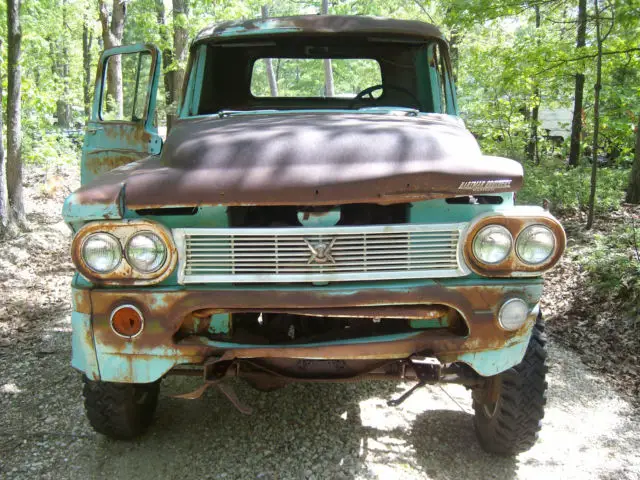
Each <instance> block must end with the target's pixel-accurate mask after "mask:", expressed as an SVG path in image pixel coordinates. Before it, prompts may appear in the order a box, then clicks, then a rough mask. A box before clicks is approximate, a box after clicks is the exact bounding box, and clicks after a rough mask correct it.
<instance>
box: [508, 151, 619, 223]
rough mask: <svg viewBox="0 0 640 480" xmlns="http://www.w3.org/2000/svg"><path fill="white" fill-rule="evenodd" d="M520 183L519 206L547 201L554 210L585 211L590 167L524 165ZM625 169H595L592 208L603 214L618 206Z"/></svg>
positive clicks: (556, 211)
mask: <svg viewBox="0 0 640 480" xmlns="http://www.w3.org/2000/svg"><path fill="white" fill-rule="evenodd" d="M524 170H525V177H524V186H523V188H522V190H520V192H518V194H517V202H518V204H520V205H527V204H531V205H542V202H543V201H544V200H548V201H549V202H550V203H551V209H552V210H553V211H554V212H555V213H560V212H577V211H586V209H587V205H588V200H589V188H590V182H591V166H581V167H576V168H567V167H566V166H564V165H548V164H544V165H538V166H536V165H531V164H529V163H525V164H524ZM628 177H629V170H628V169H618V168H608V167H603V168H600V169H599V170H598V190H597V192H596V195H597V198H596V211H597V212H598V213H605V212H608V211H612V210H617V209H618V208H620V203H621V202H622V199H623V198H624V188H625V187H626V185H627V183H626V182H627V179H628Z"/></svg>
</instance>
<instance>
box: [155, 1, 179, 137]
mask: <svg viewBox="0 0 640 480" xmlns="http://www.w3.org/2000/svg"><path fill="white" fill-rule="evenodd" d="M155 5H156V22H157V23H158V29H159V31H160V39H161V41H162V45H161V48H162V66H163V71H164V75H163V84H164V104H165V114H166V116H167V132H168V131H169V130H170V129H171V124H172V123H173V118H174V117H175V108H174V105H173V103H174V102H175V100H176V99H175V97H174V96H173V94H174V90H175V88H174V86H173V84H174V72H173V70H171V68H170V67H171V64H172V63H173V49H172V48H171V46H172V39H171V36H170V35H169V29H168V27H167V18H166V16H165V10H164V1H163V0H155Z"/></svg>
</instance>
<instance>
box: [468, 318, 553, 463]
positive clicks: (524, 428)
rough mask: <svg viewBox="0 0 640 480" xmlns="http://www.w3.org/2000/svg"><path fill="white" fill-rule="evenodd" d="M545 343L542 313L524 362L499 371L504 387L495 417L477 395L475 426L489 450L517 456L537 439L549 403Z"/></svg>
mask: <svg viewBox="0 0 640 480" xmlns="http://www.w3.org/2000/svg"><path fill="white" fill-rule="evenodd" d="M546 344H547V337H546V334H545V332H544V320H543V319H542V315H539V316H538V319H537V321H536V324H535V325H534V327H533V331H532V335H531V339H530V340H529V345H528V347H527V351H526V353H525V356H524V358H523V360H522V362H520V363H519V364H518V365H516V366H515V367H513V368H510V369H509V370H507V371H505V372H503V373H501V374H500V377H501V380H502V389H501V393H500V400H499V402H498V407H497V410H496V413H495V414H494V416H493V417H491V418H489V417H488V416H487V415H486V414H485V411H484V404H483V403H482V401H479V400H478V399H479V398H481V396H477V395H474V400H473V408H474V410H475V417H474V426H475V430H476V434H477V436H478V439H479V441H480V444H481V446H482V447H483V448H484V449H485V450H486V451H488V452H491V453H496V454H500V455H515V454H518V453H521V452H524V451H526V450H529V449H530V448H531V447H532V446H533V445H534V444H535V442H536V441H537V439H538V432H539V431H540V427H541V424H542V418H543V417H544V407H545V404H546V391H547V381H546V374H547V370H548V367H547V350H546Z"/></svg>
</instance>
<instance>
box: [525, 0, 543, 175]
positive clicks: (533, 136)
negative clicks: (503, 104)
mask: <svg viewBox="0 0 640 480" xmlns="http://www.w3.org/2000/svg"><path fill="white" fill-rule="evenodd" d="M535 11H536V29H538V28H540V6H539V5H536V6H535ZM533 92H534V93H533V97H534V99H533V102H534V103H533V107H532V108H531V119H530V123H529V143H528V145H527V156H528V157H529V160H531V161H532V162H534V163H535V164H538V163H540V157H539V156H538V117H539V112H540V87H539V86H538V85H537V84H536V86H535V88H534V91H533Z"/></svg>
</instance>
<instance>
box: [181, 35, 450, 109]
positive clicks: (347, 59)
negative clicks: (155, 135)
mask: <svg viewBox="0 0 640 480" xmlns="http://www.w3.org/2000/svg"><path fill="white" fill-rule="evenodd" d="M443 53H444V44H442V43H439V42H437V41H435V40H434V41H424V40H407V39H403V40H402V41H398V40H395V39H394V40H388V39H373V38H362V37H346V36H345V37H340V38H338V37H335V36H331V37H300V36H290V37H286V38H277V39H274V40H269V41H260V42H256V41H251V42H249V41H247V42H246V43H243V42H241V41H240V40H238V39H234V41H233V42H231V41H229V42H228V43H208V44H203V45H200V46H198V47H197V48H196V51H195V58H194V61H193V62H192V64H193V65H194V67H193V68H192V69H191V73H190V78H191V79H190V80H189V84H188V85H189V88H190V89H193V91H192V92H191V93H190V92H189V91H188V92H187V97H186V100H185V103H186V106H187V108H186V109H185V110H183V112H184V113H186V114H188V115H189V114H190V115H207V114H215V113H221V112H230V111H232V112H242V111H256V110H257V111H266V110H322V109H324V110H343V109H349V110H360V109H372V108H374V109H375V108H382V109H384V108H387V109H388V108H398V107H399V108H409V109H414V110H418V111H422V112H436V113H455V112H454V109H455V106H454V102H453V95H452V88H453V85H452V82H451V80H450V75H449V73H448V67H447V62H446V59H445V56H444V55H443Z"/></svg>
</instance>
